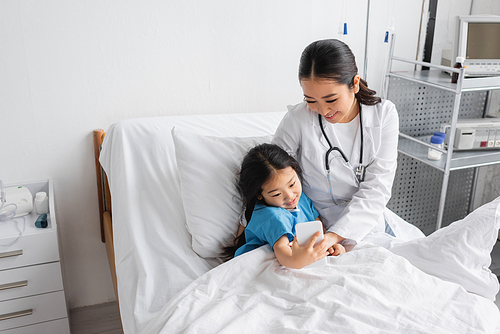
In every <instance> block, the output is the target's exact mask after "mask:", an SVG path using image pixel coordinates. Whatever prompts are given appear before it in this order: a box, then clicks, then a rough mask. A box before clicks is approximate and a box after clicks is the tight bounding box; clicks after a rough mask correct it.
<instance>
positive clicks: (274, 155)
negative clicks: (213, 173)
mask: <svg viewBox="0 0 500 334" xmlns="http://www.w3.org/2000/svg"><path fill="white" fill-rule="evenodd" d="M287 167H292V168H293V170H294V171H295V172H296V173H297V175H298V176H299V179H300V180H301V181H302V169H301V168H300V165H299V163H298V162H297V160H295V159H294V158H293V157H291V156H290V155H289V154H288V153H287V152H286V151H285V150H283V149H282V148H281V147H279V146H278V145H275V144H260V145H257V146H255V147H253V148H252V149H250V151H248V153H247V154H246V155H245V157H244V158H243V161H242V163H241V168H240V171H239V173H238V175H237V180H236V181H237V183H236V184H237V189H238V192H239V194H240V196H241V199H242V201H243V206H244V208H245V219H246V221H247V224H248V223H249V222H250V219H251V218H252V213H253V209H254V207H255V204H257V202H258V201H259V199H258V198H257V197H258V196H260V194H261V193H262V186H263V185H264V183H266V182H268V181H269V180H271V179H272V178H273V177H274V175H275V174H276V172H277V171H279V170H282V169H285V168H287ZM244 244H245V233H242V234H241V235H240V236H238V237H236V239H235V240H234V244H233V245H230V246H228V247H226V248H225V249H224V255H225V256H224V257H225V258H226V259H230V258H232V257H234V253H235V252H236V250H237V249H238V248H239V247H241V246H243V245H244Z"/></svg>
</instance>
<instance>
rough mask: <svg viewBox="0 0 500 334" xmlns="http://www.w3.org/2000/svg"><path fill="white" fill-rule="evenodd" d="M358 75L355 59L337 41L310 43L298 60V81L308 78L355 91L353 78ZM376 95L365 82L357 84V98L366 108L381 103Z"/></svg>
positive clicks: (348, 50)
mask: <svg viewBox="0 0 500 334" xmlns="http://www.w3.org/2000/svg"><path fill="white" fill-rule="evenodd" d="M357 74H358V67H357V66H356V59H355V57H354V54H353V53H352V51H351V49H350V48H349V47H348V46H347V45H346V44H345V43H344V42H342V41H339V40H337V39H324V40H319V41H316V42H313V43H311V44H309V45H308V46H307V47H306V48H305V49H304V51H303V52H302V55H301V57H300V64H299V81H302V80H311V79H326V80H332V81H334V82H336V83H339V84H344V85H347V86H348V87H349V89H353V88H354V77H355V76H356V75H357ZM375 94H376V92H375V91H374V90H372V89H370V88H368V84H367V83H366V81H365V80H364V79H361V80H360V82H359V91H358V92H357V93H356V99H357V100H358V102H359V103H361V104H365V105H375V104H377V103H380V102H381V99H380V97H377V96H375Z"/></svg>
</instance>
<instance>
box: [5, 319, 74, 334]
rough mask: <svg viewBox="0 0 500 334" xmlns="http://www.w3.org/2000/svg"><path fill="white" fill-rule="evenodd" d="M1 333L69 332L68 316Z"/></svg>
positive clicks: (59, 333)
mask: <svg viewBox="0 0 500 334" xmlns="http://www.w3.org/2000/svg"><path fill="white" fill-rule="evenodd" d="M0 333H1V334H69V322H68V318H64V319H58V320H54V321H49V322H44V323H41V324H36V325H30V326H23V327H18V328H12V329H7V330H6V331H1V330H0Z"/></svg>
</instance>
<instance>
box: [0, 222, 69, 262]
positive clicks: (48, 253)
mask: <svg viewBox="0 0 500 334" xmlns="http://www.w3.org/2000/svg"><path fill="white" fill-rule="evenodd" d="M56 232H57V231H56V230H48V231H44V232H43V233H38V234H26V235H24V236H23V237H22V238H21V239H20V240H19V241H18V242H17V243H15V244H14V245H12V246H9V247H5V246H0V270H4V269H10V268H17V267H23V266H28V265H33V264H38V263H44V262H55V261H59V250H58V248H57V233H56ZM4 241H5V239H0V245H2V244H5V243H4Z"/></svg>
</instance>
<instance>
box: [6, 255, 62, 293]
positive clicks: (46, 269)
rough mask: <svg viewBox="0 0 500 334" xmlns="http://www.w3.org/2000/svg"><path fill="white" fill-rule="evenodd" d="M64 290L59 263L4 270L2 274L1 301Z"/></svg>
mask: <svg viewBox="0 0 500 334" xmlns="http://www.w3.org/2000/svg"><path fill="white" fill-rule="evenodd" d="M62 289H63V282H62V276H61V266H60V264H59V262H52V263H47V264H41V265H38V266H29V267H21V268H15V269H10V270H4V271H2V272H1V273H0V301H4V300H8V299H15V298H21V297H27V296H31V295H39V294H42V293H47V292H54V291H58V290H62Z"/></svg>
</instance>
